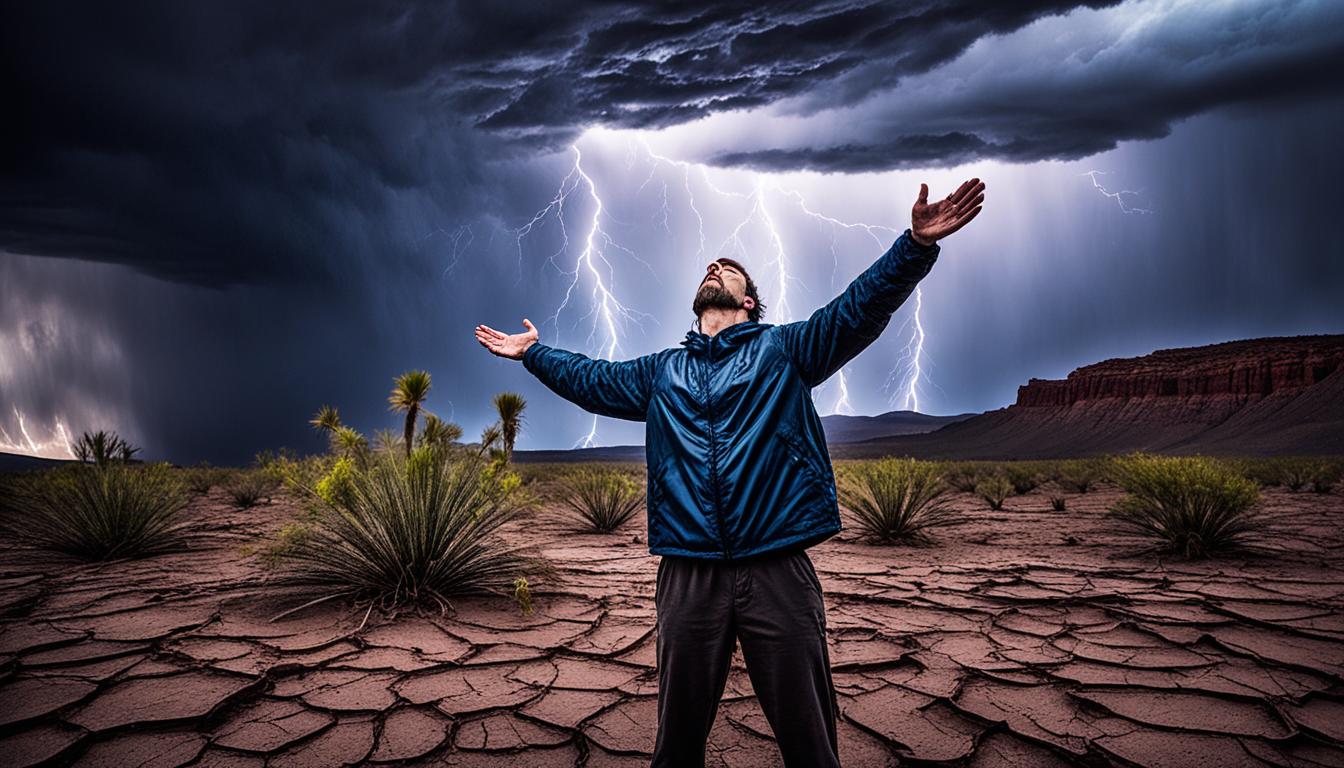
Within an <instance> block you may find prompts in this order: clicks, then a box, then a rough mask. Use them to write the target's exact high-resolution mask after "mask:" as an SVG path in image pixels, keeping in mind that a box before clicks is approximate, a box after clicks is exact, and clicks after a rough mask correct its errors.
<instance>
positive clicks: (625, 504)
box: [560, 467, 644, 533]
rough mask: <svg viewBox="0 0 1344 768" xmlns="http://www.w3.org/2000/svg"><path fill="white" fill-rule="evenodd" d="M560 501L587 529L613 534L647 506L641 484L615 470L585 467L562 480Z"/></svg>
mask: <svg viewBox="0 0 1344 768" xmlns="http://www.w3.org/2000/svg"><path fill="white" fill-rule="evenodd" d="M560 486H561V491H560V501H561V503H563V504H564V505H565V506H566V507H568V508H569V509H571V510H573V511H574V512H575V513H576V514H577V515H578V517H579V519H580V520H581V521H583V523H584V527H585V529H587V530H592V531H597V532H598V533H611V532H613V531H615V530H616V529H617V528H620V527H621V526H622V525H624V524H625V522H626V521H627V520H629V519H630V518H632V517H634V515H635V513H636V512H638V511H639V508H640V505H642V504H643V503H644V493H643V491H642V490H641V488H640V486H639V484H638V483H636V482H635V481H633V480H631V479H630V478H629V477H628V476H627V475H626V474H625V473H623V472H620V471H619V470H614V469H599V468H593V467H584V468H582V469H579V470H578V471H575V472H573V473H571V474H569V475H568V476H566V477H565V478H564V479H563V480H561V481H560Z"/></svg>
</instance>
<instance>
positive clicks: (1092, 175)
mask: <svg viewBox="0 0 1344 768" xmlns="http://www.w3.org/2000/svg"><path fill="white" fill-rule="evenodd" d="M1106 173H1107V172H1106V171H1085V172H1083V173H1080V174H1078V175H1079V176H1086V177H1088V178H1089V179H1091V180H1092V186H1094V187H1096V188H1097V190H1098V191H1099V192H1101V194H1103V195H1105V196H1107V197H1109V198H1113V199H1114V200H1115V202H1116V203H1118V204H1119V205H1120V210H1122V211H1124V212H1125V213H1152V212H1153V211H1152V209H1149V208H1131V207H1129V206H1127V205H1125V199H1124V197H1122V195H1133V196H1135V197H1138V196H1139V192H1142V191H1143V190H1139V192H1134V191H1131V190H1128V189H1122V190H1120V191H1118V192H1108V191H1107V190H1106V188H1105V187H1103V186H1101V185H1100V184H1098V183H1097V176H1098V175H1099V174H1100V175H1103V176H1104V175H1106Z"/></svg>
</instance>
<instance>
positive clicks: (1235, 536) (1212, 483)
mask: <svg viewBox="0 0 1344 768" xmlns="http://www.w3.org/2000/svg"><path fill="white" fill-rule="evenodd" d="M1116 474H1117V480H1118V481H1119V483H1120V486H1121V487H1122V488H1124V490H1125V491H1126V494H1127V495H1126V496H1125V497H1124V498H1122V499H1121V500H1120V501H1119V502H1117V503H1116V505H1115V506H1114V507H1112V509H1111V515H1112V517H1113V518H1115V519H1116V520H1118V521H1119V522H1120V523H1121V524H1122V525H1123V526H1124V527H1127V528H1130V529H1131V530H1136V531H1138V532H1141V533H1145V534H1149V535H1151V536H1155V537H1157V538H1158V539H1160V540H1161V542H1162V548H1164V549H1167V550H1170V551H1174V552H1177V553H1180V554H1182V555H1184V556H1185V557H1189V558H1197V557H1207V556H1209V555H1213V554H1217V553H1219V552H1224V551H1228V550H1234V549H1238V548H1243V547H1246V546H1247V545H1248V544H1252V543H1254V540H1255V538H1256V536H1257V534H1259V533H1261V532H1262V531H1263V529H1264V527H1265V525H1266V520H1265V518H1264V517H1263V516H1262V515H1261V514H1260V513H1259V512H1258V510H1257V508H1256V503H1257V502H1258V501H1259V500H1260V488H1259V486H1258V485H1257V484H1256V483H1255V482H1254V481H1252V480H1249V479H1247V478H1246V477H1243V476H1242V475H1241V474H1239V473H1238V472H1237V471H1236V470H1234V469H1232V468H1230V467H1228V466H1225V465H1223V464H1221V463H1219V462H1218V461H1217V460H1216V459H1212V458H1209V457H1206V456H1157V455H1152V454H1146V453H1141V452H1136V453H1132V454H1129V455H1128V456H1125V457H1123V458H1121V459H1119V460H1118V461H1117V462H1116Z"/></svg>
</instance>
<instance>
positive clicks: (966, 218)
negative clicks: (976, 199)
mask: <svg viewBox="0 0 1344 768" xmlns="http://www.w3.org/2000/svg"><path fill="white" fill-rule="evenodd" d="M980 208H981V207H980V206H978V205H977V206H975V207H974V208H972V209H971V210H970V211H968V212H967V213H965V214H963V215H962V217H961V218H959V219H957V223H956V224H953V225H952V231H953V232H955V231H957V230H958V229H961V228H962V227H964V226H966V224H967V223H968V222H969V221H970V220H971V219H974V218H975V217H976V215H978V214H979V213H980Z"/></svg>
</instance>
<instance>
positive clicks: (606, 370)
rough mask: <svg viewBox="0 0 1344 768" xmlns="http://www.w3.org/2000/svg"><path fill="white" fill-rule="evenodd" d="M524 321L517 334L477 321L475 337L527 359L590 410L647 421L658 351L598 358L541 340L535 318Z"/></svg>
mask: <svg viewBox="0 0 1344 768" xmlns="http://www.w3.org/2000/svg"><path fill="white" fill-rule="evenodd" d="M523 325H525V326H527V331H526V332H525V333H519V334H513V335H508V334H504V333H501V332H499V331H496V330H495V329H493V328H491V327H489V326H485V325H478V326H476V340H477V341H479V342H480V343H481V346H483V347H485V348H486V349H488V350H490V351H491V352H493V353H494V354H496V355H499V356H500V357H507V358H509V359H512V360H522V361H523V366H524V367H525V368H527V370H528V372H530V373H531V374H532V375H534V376H536V377H537V378H538V379H541V382H542V383H543V384H545V385H546V386H547V387H549V388H550V389H551V391H553V392H555V393H556V394H557V395H560V396H561V397H563V398H565V399H566V400H568V401H570V402H572V403H574V404H575V405H577V406H579V407H580V408H582V409H584V410H586V411H589V412H592V413H596V414H598V415H601V416H611V417H613V418H617V419H627V420H630V421H644V419H645V414H646V413H647V412H648V409H649V393H650V392H651V391H652V390H653V375H654V367H655V365H656V363H657V355H656V354H655V355H645V356H644V357H639V358H635V359H634V360H624V361H620V362H613V361H611V360H594V359H592V358H590V357H587V356H586V355H581V354H579V353H578V352H569V351H567V350H563V349H558V348H556V347H549V346H547V345H545V344H542V343H540V342H538V341H537V329H536V328H535V327H534V326H533V325H532V323H531V321H529V320H527V319H526V318H524V319H523Z"/></svg>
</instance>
